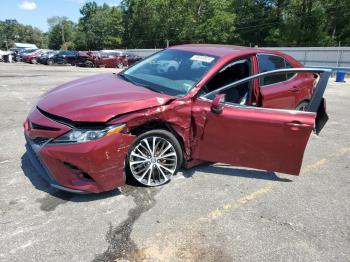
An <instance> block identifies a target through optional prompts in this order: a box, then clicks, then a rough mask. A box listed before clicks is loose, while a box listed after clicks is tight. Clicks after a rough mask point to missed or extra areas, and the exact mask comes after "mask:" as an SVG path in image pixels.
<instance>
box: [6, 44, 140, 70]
mask: <svg viewBox="0 0 350 262" xmlns="http://www.w3.org/2000/svg"><path fill="white" fill-rule="evenodd" d="M11 53H12V57H13V61H15V62H25V63H31V64H38V63H40V64H44V65H54V64H70V65H72V66H82V67H108V68H123V67H128V66H130V65H132V64H134V63H136V62H137V61H139V60H141V59H142V57H140V56H138V55H136V54H133V53H130V52H125V51H120V50H101V51H70V50H66V51H55V50H47V49H18V50H17V49H16V50H12V51H11Z"/></svg>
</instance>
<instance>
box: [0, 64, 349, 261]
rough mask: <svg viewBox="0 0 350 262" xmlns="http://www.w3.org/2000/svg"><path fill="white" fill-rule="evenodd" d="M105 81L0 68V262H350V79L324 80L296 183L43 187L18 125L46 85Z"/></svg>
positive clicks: (192, 180)
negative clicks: (320, 118) (320, 125)
mask: <svg viewBox="0 0 350 262" xmlns="http://www.w3.org/2000/svg"><path fill="white" fill-rule="evenodd" d="M116 71H117V70H116V69H103V68H77V67H72V66H43V65H29V64H22V63H18V64H4V63H0V90H1V92H0V118H1V121H0V136H1V139H0V261H325V262H328V261H350V169H349V166H350V121H349V120H350V79H347V83H335V82H334V79H331V80H330V84H329V86H328V88H327V90H326V94H325V97H326V99H327V111H328V113H329V115H330V120H329V122H328V124H327V125H326V127H325V128H324V129H323V130H322V132H321V134H320V136H315V135H312V136H311V139H310V141H309V143H308V146H307V150H306V152H305V155H304V162H303V167H302V172H301V174H300V176H299V177H295V176H289V175H284V174H280V173H272V172H264V171H257V170H249V169H240V168H236V167H232V166H229V165H225V164H214V165H208V164H207V165H201V166H198V167H195V168H192V169H189V170H183V171H182V172H180V173H179V174H178V175H177V176H176V177H174V179H173V181H172V182H171V183H169V184H167V185H165V186H163V187H157V188H143V187H136V186H124V187H122V188H120V189H116V190H114V191H112V192H107V193H102V194H95V195H94V194H92V195H74V194H70V193H65V192H61V191H57V190H55V189H52V188H50V187H49V186H48V185H47V183H46V182H45V181H43V180H42V179H41V178H40V177H39V176H38V175H37V173H36V171H35V169H34V167H33V166H32V165H31V163H30V161H29V159H28V157H27V155H26V154H25V147H24V145H25V140H24V137H23V128H22V123H23V121H24V119H25V117H26V115H27V114H28V112H29V111H30V109H31V107H32V106H33V104H34V103H35V101H36V100H37V98H38V97H39V96H40V95H41V94H43V93H44V92H45V91H47V90H49V89H50V88H52V87H54V86H57V85H59V84H62V83H64V82H66V81H69V80H72V79H76V78H79V77H83V76H87V75H92V74H98V73H102V72H116Z"/></svg>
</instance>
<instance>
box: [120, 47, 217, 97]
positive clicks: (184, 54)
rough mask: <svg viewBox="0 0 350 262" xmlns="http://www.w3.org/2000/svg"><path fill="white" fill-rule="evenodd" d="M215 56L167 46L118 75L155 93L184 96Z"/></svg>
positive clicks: (210, 64)
mask: <svg viewBox="0 0 350 262" xmlns="http://www.w3.org/2000/svg"><path fill="white" fill-rule="evenodd" d="M217 60H218V57H216V56H209V55H205V54H199V53H193V52H188V51H182V50H176V49H167V50H164V51H162V52H159V53H157V54H155V55H153V56H150V57H148V58H146V59H144V60H143V61H141V62H139V63H138V64H136V65H135V66H133V67H131V68H129V69H128V70H126V71H125V72H124V73H123V74H122V76H124V78H125V79H127V80H128V81H131V82H133V83H134V84H136V85H140V86H144V87H146V88H149V89H151V90H154V91H156V92H159V93H163V94H166V95H171V96H184V95H186V94H187V93H188V92H189V91H190V90H191V89H192V88H193V87H194V86H195V85H196V83H197V82H199V81H200V80H201V79H202V77H203V76H204V74H205V73H206V72H207V71H208V70H209V69H210V68H211V67H212V66H213V65H214V64H215V62H216V61H217Z"/></svg>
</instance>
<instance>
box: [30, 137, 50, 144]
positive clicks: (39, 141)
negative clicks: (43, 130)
mask: <svg viewBox="0 0 350 262" xmlns="http://www.w3.org/2000/svg"><path fill="white" fill-rule="evenodd" d="M50 139H51V138H47V137H37V138H35V139H32V142H33V143H34V144H35V145H38V146H41V145H43V144H45V143H46V142H48V141H49V140H50Z"/></svg>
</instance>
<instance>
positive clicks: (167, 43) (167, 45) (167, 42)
mask: <svg viewBox="0 0 350 262" xmlns="http://www.w3.org/2000/svg"><path fill="white" fill-rule="evenodd" d="M168 47H169V39H167V40H166V48H168Z"/></svg>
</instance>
